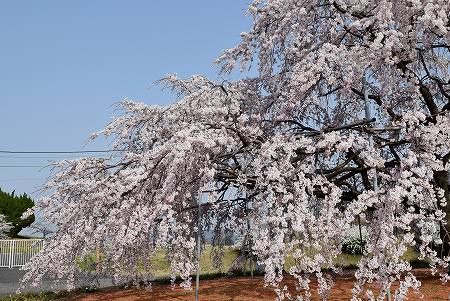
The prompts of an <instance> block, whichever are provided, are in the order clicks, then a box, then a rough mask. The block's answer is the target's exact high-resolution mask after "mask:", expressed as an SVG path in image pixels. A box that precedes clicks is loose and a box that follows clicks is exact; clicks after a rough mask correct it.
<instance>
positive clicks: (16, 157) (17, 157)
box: [0, 154, 81, 159]
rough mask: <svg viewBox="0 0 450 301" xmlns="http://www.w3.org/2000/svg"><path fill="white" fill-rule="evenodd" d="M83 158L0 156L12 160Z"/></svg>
mask: <svg viewBox="0 0 450 301" xmlns="http://www.w3.org/2000/svg"><path fill="white" fill-rule="evenodd" d="M80 156H81V154H80V155H78V156H0V158H11V159H64V158H79V157H80Z"/></svg>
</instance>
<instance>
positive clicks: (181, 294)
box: [66, 270, 450, 301]
mask: <svg viewBox="0 0 450 301" xmlns="http://www.w3.org/2000/svg"><path fill="white" fill-rule="evenodd" d="M414 274H415V275H416V276H417V277H418V279H419V280H420V281H421V282H422V287H421V289H420V293H419V294H417V293H414V292H410V293H409V295H408V300H432V301H437V300H447V301H449V300H450V283H446V284H443V283H442V282H441V281H440V280H439V278H438V277H434V276H431V275H430V273H429V271H426V270H415V271H414ZM334 281H335V285H334V287H333V290H332V292H331V295H330V296H329V299H328V300H330V301H331V300H333V301H341V300H342V301H343V300H346V301H348V300H350V298H351V289H352V287H353V281H354V278H353V277H352V276H351V275H347V276H346V275H342V276H338V277H336V278H335V279H334ZM285 284H286V285H288V286H289V287H290V288H294V287H295V282H294V279H286V280H285ZM311 287H312V288H313V297H312V300H321V298H319V297H318V295H317V294H316V293H315V292H316V290H315V289H316V287H317V282H314V281H312V283H311ZM394 287H395V286H394ZM374 289H376V287H375V286H374ZM194 296H195V294H194V290H191V291H186V290H184V289H182V288H180V287H178V286H177V287H175V288H172V287H171V286H170V285H162V284H154V285H153V287H152V291H146V290H138V289H122V290H118V289H109V290H104V291H98V292H95V293H89V294H83V295H79V296H75V297H72V298H70V299H66V300H67V301H68V300H70V301H75V300H82V301H100V300H116V301H138V300H143V301H146V300H158V301H169V300H170V301H191V300H194ZM421 296H423V298H421ZM392 299H393V298H392ZM200 300H203V301H225V300H226V301H228V300H230V301H231V300H232V301H265V300H268V301H269V300H270V301H273V300H275V293H274V292H273V290H272V289H271V288H269V287H264V281H263V278H262V277H255V278H254V280H253V283H252V281H251V279H250V278H249V277H238V278H219V279H214V280H202V281H201V282H200Z"/></svg>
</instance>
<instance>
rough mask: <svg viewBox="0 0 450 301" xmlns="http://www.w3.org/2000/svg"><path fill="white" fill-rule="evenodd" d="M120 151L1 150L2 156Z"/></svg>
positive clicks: (115, 150) (111, 151)
mask: <svg viewBox="0 0 450 301" xmlns="http://www.w3.org/2000/svg"><path fill="white" fill-rule="evenodd" d="M122 151H123V150H120V149H108V150H78V151H10V150H0V153H1V154H86V153H113V152H122Z"/></svg>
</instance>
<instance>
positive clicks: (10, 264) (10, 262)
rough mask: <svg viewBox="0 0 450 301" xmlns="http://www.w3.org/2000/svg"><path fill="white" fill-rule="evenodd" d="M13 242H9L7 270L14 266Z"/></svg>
mask: <svg viewBox="0 0 450 301" xmlns="http://www.w3.org/2000/svg"><path fill="white" fill-rule="evenodd" d="M15 245H16V244H15V241H14V240H10V241H9V268H12V267H13V265H14V262H13V261H14V248H15Z"/></svg>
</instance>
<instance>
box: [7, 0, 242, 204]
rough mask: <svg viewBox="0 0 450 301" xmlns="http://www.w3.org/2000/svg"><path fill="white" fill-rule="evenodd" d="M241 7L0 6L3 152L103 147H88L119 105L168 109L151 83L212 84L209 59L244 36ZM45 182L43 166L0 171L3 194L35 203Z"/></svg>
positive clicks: (152, 0) (157, 1) (154, 3)
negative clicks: (194, 79)
mask: <svg viewBox="0 0 450 301" xmlns="http://www.w3.org/2000/svg"><path fill="white" fill-rule="evenodd" d="M247 5H248V1H224V0H195V1H186V0H177V1H168V0H164V1H163V0H147V1H144V0H141V1H138V0H132V1H113V0H102V1H98V0H83V1H60V0H54V1H49V0H40V1H32V0H29V1H22V0H9V1H0V39H1V40H0V43H1V44H0V45H1V47H0V112H1V115H0V116H1V117H0V150H12V151H72V150H82V149H89V150H90V149H107V148H108V146H107V145H106V144H105V142H104V141H99V142H96V143H92V142H91V143H89V144H87V145H86V141H87V138H88V137H89V135H90V134H91V133H92V132H95V131H97V130H100V129H102V128H103V127H104V126H105V125H106V124H107V123H108V122H109V121H110V117H111V115H112V107H111V106H112V105H113V104H114V103H116V102H117V101H120V100H122V99H123V98H130V99H134V100H138V101H142V102H145V103H147V104H168V103H169V102H170V101H171V99H172V97H171V95H170V94H169V92H166V91H161V88H160V87H158V86H154V85H153V82H155V81H156V80H157V79H159V78H161V77H162V76H164V75H165V74H167V73H178V74H179V75H180V76H189V75H191V74H205V75H208V76H210V77H211V78H212V79H218V77H217V75H216V74H217V68H216V67H215V66H214V65H213V63H212V62H213V61H214V59H215V58H217V57H218V56H219V55H220V53H221V52H222V51H223V50H225V49H227V48H230V47H233V46H234V45H236V44H237V43H238V42H239V40H240V37H239V34H240V33H241V32H242V31H246V30H248V29H249V26H250V23H251V19H250V18H249V17H248V16H245V9H246V7H247ZM31 157H32V158H31ZM35 157H44V158H35ZM49 157H52V158H49ZM62 158H63V155H35V154H22V155H18V154H14V155H12V154H2V153H0V166H6V165H20V166H24V165H25V166H30V165H32V166H45V165H48V160H58V159H62ZM48 175H49V170H48V168H47V169H46V168H44V169H42V168H38V167H32V168H30V167H0V188H1V189H2V190H4V191H8V192H11V191H12V190H16V193H22V192H26V193H27V194H31V195H32V196H33V197H38V193H36V192H35V191H36V190H37V188H38V187H39V186H40V185H42V184H43V183H44V180H45V178H46V177H47V176H48Z"/></svg>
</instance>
